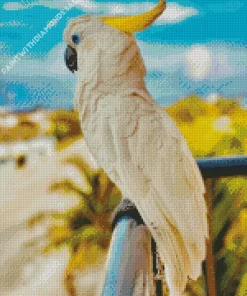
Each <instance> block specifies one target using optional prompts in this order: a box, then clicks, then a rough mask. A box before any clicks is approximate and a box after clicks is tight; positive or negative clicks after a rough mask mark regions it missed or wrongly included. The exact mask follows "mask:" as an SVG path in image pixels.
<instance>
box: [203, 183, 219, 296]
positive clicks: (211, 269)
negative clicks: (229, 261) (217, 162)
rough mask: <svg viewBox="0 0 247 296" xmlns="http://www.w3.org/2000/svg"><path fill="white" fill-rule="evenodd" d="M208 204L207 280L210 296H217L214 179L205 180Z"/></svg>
mask: <svg viewBox="0 0 247 296" xmlns="http://www.w3.org/2000/svg"><path fill="white" fill-rule="evenodd" d="M205 185H206V196H205V197H206V202H207V208H208V225H209V239H208V240H207V255H206V278H207V291H208V296H216V295H217V293H216V281H215V266H214V255H213V225H212V224H213V223H212V222H213V200H212V179H205Z"/></svg>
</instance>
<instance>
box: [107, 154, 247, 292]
mask: <svg viewBox="0 0 247 296" xmlns="http://www.w3.org/2000/svg"><path fill="white" fill-rule="evenodd" d="M197 164H198V166H199V169H200V171H201V173H202V176H203V178H204V179H205V182H207V180H210V178H218V177H227V176H237V175H247V156H232V157H211V158H201V159H197ZM209 196H210V194H209ZM206 200H207V197H206ZM207 202H208V208H209V215H210V214H211V213H210V212H212V205H211V204H210V203H211V201H207ZM209 224H210V221H209ZM113 227H114V232H113V238H112V241H111V247H110V250H109V254H108V261H107V273H106V278H105V284H104V288H103V292H102V296H137V295H139V296H140V295H143V296H144V295H145V296H146V295H147V296H149V295H157V296H162V295H163V291H162V286H163V282H162V275H160V268H159V266H158V265H159V261H158V255H157V253H156V248H155V243H154V241H153V239H152V238H151V237H150V238H149V246H150V248H145V247H144V245H145V244H147V242H145V241H142V240H141V238H144V239H145V238H146V239H147V237H148V236H147V235H144V233H143V231H144V223H143V221H142V219H141V217H140V215H139V213H138V211H137V209H136V208H135V206H134V205H133V204H132V203H131V202H130V201H128V200H124V201H123V202H122V203H121V204H120V206H119V207H118V208H117V210H116V212H115V214H114V219H113ZM211 227H212V225H209V229H210V228H211ZM211 231H212V229H211ZM150 252H151V255H152V272H153V278H152V279H150V278H149V279H148V280H149V282H148V280H147V279H146V281H145V278H144V279H142V278H140V276H138V275H140V274H143V275H145V274H148V270H147V269H148V268H149V267H148V264H150V261H149V256H150ZM206 261H207V263H206V265H209V264H210V263H208V262H210V261H211V266H207V267H206V273H207V281H208V286H209V281H210V286H211V291H210V292H209V291H208V295H210V296H215V295H216V289H215V282H214V279H213V278H215V276H214V263H213V254H212V241H209V244H208V246H207V260H206ZM137 289H139V290H138V292H136V291H137Z"/></svg>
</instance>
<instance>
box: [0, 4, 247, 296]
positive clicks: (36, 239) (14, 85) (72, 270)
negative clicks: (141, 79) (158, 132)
mask: <svg viewBox="0 0 247 296" xmlns="http://www.w3.org/2000/svg"><path fill="white" fill-rule="evenodd" d="M76 3H77V4H75V1H74V2H73V1H70V0H23V1H12V0H11V1H10V0H9V1H5V0H2V1H1V3H0V70H1V71H0V186H1V187H0V188H1V190H0V204H1V206H0V245H1V254H0V264H1V265H3V266H4V268H2V269H1V270H0V295H7V296H14V295H16V296H17V295H18V296H20V295H23V296H24V295H40V296H43V295H51V296H53V295H86V296H91V295H94V296H95V295H97V293H99V291H100V289H101V286H102V283H103V281H104V262H105V259H106V255H107V251H108V247H109V242H110V238H111V225H110V217H111V214H112V211H113V210H114V208H115V207H116V205H117V204H119V202H120V200H121V192H120V191H119V190H118V188H116V187H115V186H114V184H112V182H111V181H110V180H109V179H108V177H107V176H106V175H105V173H104V172H103V171H102V170H101V169H100V168H98V167H97V164H96V163H95V161H94V160H93V158H92V156H91V154H90V153H89V151H88V149H87V147H86V145H85V143H84V140H83V133H82V131H81V128H80V123H79V120H78V114H77V113H76V112H75V111H73V99H74V87H75V83H76V76H75V75H73V74H72V73H70V72H69V71H68V70H67V68H66V67H65V65H64V51H65V47H66V45H65V44H64V42H63V40H62V34H63V30H64V28H65V27H66V24H67V22H68V21H69V20H70V19H71V18H73V17H76V16H79V15H82V14H85V13H86V14H104V15H107V14H135V13H140V12H143V11H147V10H149V9H150V8H151V7H153V6H154V5H155V3H154V2H151V1H144V0H135V2H132V1H130V0H128V1H119V2H117V1H110V0H98V1H92V0H83V1H77V2H76ZM246 9H247V4H246V2H245V1H244V0H242V1H241V0H230V1H223V0H222V1H221V0H218V1H215V0H214V1H213V0H208V1H206V2H205V1H203V0H197V1H194V0H193V1H192V0H191V1H187V0H177V1H176V2H168V3H167V10H166V11H165V12H164V13H163V15H162V16H161V17H160V18H159V20H158V21H157V22H156V23H155V24H154V25H153V26H152V27H150V28H149V29H147V30H146V31H145V32H142V33H138V34H137V35H136V37H137V42H138V45H139V47H140V49H141V52H142V54H143V57H144V60H145V64H146V67H147V76H146V83H147V87H148V90H149V91H150V93H151V94H152V96H153V97H154V99H155V100H156V102H157V103H159V104H161V105H162V106H164V111H165V110H166V111H167V112H168V113H169V114H170V115H171V116H172V118H173V119H174V120H175V122H176V123H177V125H178V127H179V129H180V130H181V132H182V133H183V135H184V136H185V138H186V140H187V142H188V144H189V146H190V148H191V150H192V152H193V154H194V156H195V157H204V156H207V157H211V156H222V155H245V154H247V120H246V118H247V117H246V115H247V109H246V104H247V87H246V80H247V48H246V44H247V43H246V36H247V28H246V26H245V19H246V16H245V12H246ZM211 186H212V196H211V198H212V202H213V253H214V261H215V268H216V288H217V293H218V295H226V296H231V295H237V296H245V295H247V235H246V234H245V233H246V227H247V178H245V177H232V178H221V179H214V180H212V183H211ZM205 286H206V285H205V278H204V275H203V276H202V277H201V278H199V280H198V281H197V282H192V281H190V282H189V284H188V287H187V291H186V295H190V296H193V295H195V296H199V295H206V293H205V291H206V287H205ZM167 295H168V294H167Z"/></svg>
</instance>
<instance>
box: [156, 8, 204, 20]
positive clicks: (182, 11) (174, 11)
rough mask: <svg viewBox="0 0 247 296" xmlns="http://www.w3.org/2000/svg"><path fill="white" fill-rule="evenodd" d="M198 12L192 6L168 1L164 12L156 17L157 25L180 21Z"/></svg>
mask: <svg viewBox="0 0 247 296" xmlns="http://www.w3.org/2000/svg"><path fill="white" fill-rule="evenodd" d="M198 14H199V11H198V10H197V9H195V8H194V7H184V6H181V5H179V4H178V3H168V4H167V8H166V10H165V12H164V13H163V14H162V15H161V16H160V17H159V18H158V20H157V25H159V24H160V25H162V24H175V23H180V22H182V21H184V20H186V19H187V18H189V17H192V16H195V15H198Z"/></svg>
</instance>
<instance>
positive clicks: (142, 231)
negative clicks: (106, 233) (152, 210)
mask: <svg viewBox="0 0 247 296" xmlns="http://www.w3.org/2000/svg"><path fill="white" fill-rule="evenodd" d="M106 265H107V274H106V278H105V284H104V288H103V293H102V296H140V295H142V296H150V295H154V281H153V272H152V252H151V235H150V233H149V231H148V229H147V228H146V226H144V225H143V224H138V222H137V221H136V220H135V219H134V218H132V217H129V216H127V215H125V216H121V217H120V218H119V220H118V221H117V223H116V226H115V229H114V233H113V237H112V241H111V247H110V250H109V255H108V258H107V264H106Z"/></svg>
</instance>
